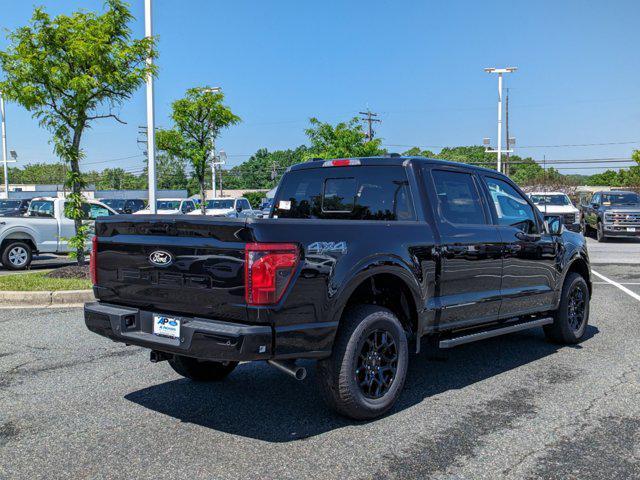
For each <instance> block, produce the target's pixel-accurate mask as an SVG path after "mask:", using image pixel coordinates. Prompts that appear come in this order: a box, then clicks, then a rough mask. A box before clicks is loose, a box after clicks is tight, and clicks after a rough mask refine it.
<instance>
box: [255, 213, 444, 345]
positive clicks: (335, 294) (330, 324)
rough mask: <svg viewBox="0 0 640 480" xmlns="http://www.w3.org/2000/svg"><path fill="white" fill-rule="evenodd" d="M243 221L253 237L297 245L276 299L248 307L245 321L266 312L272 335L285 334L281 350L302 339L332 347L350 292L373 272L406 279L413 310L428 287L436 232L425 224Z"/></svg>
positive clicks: (431, 281) (432, 273)
mask: <svg viewBox="0 0 640 480" xmlns="http://www.w3.org/2000/svg"><path fill="white" fill-rule="evenodd" d="M247 226H248V227H250V228H251V230H252V231H253V235H254V237H255V241H257V242H287V243H290V242H293V243H296V244H298V245H299V247H300V251H301V261H300V265H299V266H298V269H297V272H296V275H295V276H294V278H293V279H292V281H291V284H290V288H289V289H288V291H287V293H286V294H285V297H284V298H283V299H282V300H281V302H280V304H279V305H278V306H276V307H275V308H274V307H271V308H249V309H248V318H249V320H250V321H260V322H262V321H264V320H265V317H267V318H268V322H269V323H272V324H273V325H274V328H275V329H276V333H277V334H278V332H280V333H283V332H287V335H288V337H290V338H288V339H287V341H285V342H281V343H282V345H281V346H280V347H281V348H280V351H278V350H277V349H276V353H277V354H278V355H280V356H283V355H286V349H287V348H291V349H292V351H293V349H294V347H296V346H297V347H300V346H302V344H304V343H307V342H316V343H317V342H320V344H319V345H317V348H318V349H319V350H320V351H327V350H330V349H331V344H332V343H333V338H334V335H335V331H336V329H337V326H338V324H339V320H340V316H341V314H342V311H343V309H344V306H345V304H346V303H347V301H348V299H349V295H350V294H351V293H352V292H353V291H354V290H355V289H356V288H357V286H358V285H359V284H360V283H361V282H363V281H364V280H366V279H367V278H369V277H370V276H372V275H375V274H376V273H393V274H395V275H396V276H397V277H398V279H399V281H404V282H405V283H406V284H407V286H408V287H409V288H410V289H411V291H412V293H413V295H414V301H415V303H416V305H417V306H418V309H419V311H422V310H423V307H424V298H427V297H428V296H429V295H430V293H432V290H433V288H434V282H435V265H434V263H433V261H432V258H431V254H432V248H433V244H434V236H433V232H432V230H431V227H430V226H429V225H428V224H426V223H424V222H418V221H411V222H395V221H393V222H392V221H389V222H388V221H353V220H345V221H340V220H298V219H250V220H248V222H247ZM309 324H316V327H317V328H312V329H309V328H308V327H309ZM303 330H304V331H305V333H302V332H303ZM308 335H312V336H314V337H315V338H305V336H308ZM285 345H286V346H285ZM283 349H284V351H283Z"/></svg>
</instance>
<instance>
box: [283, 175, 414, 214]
mask: <svg viewBox="0 0 640 480" xmlns="http://www.w3.org/2000/svg"><path fill="white" fill-rule="evenodd" d="M273 214H274V216H276V217H279V218H325V219H348V220H415V213H414V209H413V204H412V202H411V196H410V192H409V184H408V182H407V177H406V174H405V171H404V168H403V167H387V166H385V167H382V166H381V167H374V166H367V167H333V168H320V169H309V170H295V171H293V172H289V173H287V174H286V175H285V176H284V178H283V179H282V183H281V184H280V187H279V188H278V193H277V195H276V199H275V201H274V212H273Z"/></svg>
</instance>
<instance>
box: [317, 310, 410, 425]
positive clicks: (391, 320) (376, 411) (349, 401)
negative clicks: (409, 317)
mask: <svg viewBox="0 0 640 480" xmlns="http://www.w3.org/2000/svg"><path fill="white" fill-rule="evenodd" d="M408 363H409V347H408V343H407V336H406V333H405V331H404V329H403V328H402V325H401V324H400V321H399V320H398V318H397V317H396V316H395V315H394V314H393V313H392V312H391V311H390V310H387V309H386V308H383V307H378V306H375V305H362V306H359V307H356V308H354V309H351V310H349V311H348V312H347V313H346V315H345V316H344V318H343V319H342V322H341V325H340V329H339V330H338V333H337V335H336V340H335V342H334V345H333V351H332V353H331V356H330V357H329V358H327V359H323V360H320V361H319V362H318V382H319V384H320V390H321V393H322V396H323V397H324V400H325V402H326V403H327V405H328V406H329V407H330V408H332V409H333V410H335V411H336V412H338V413H339V414H341V415H344V416H346V417H349V418H352V419H355V420H367V419H372V418H376V417H379V416H380V415H383V414H384V413H386V412H387V411H389V409H391V407H393V405H394V403H395V402H396V400H397V399H398V397H399V396H400V392H401V391H402V388H403V386H404V381H405V378H406V375H407V367H408Z"/></svg>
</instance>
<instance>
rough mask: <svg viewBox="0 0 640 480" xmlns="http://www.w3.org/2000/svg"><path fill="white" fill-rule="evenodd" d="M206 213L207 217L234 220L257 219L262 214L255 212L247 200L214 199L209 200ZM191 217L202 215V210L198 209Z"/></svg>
mask: <svg viewBox="0 0 640 480" xmlns="http://www.w3.org/2000/svg"><path fill="white" fill-rule="evenodd" d="M205 211H206V213H205V214H206V215H211V216H214V217H232V218H244V217H257V216H259V214H260V213H261V212H260V211H259V210H253V209H252V208H251V204H250V203H249V200H247V199H246V198H212V199H211V200H207V203H206V210H205ZM189 215H202V210H201V209H199V208H197V209H195V210H194V211H193V212H191V213H189Z"/></svg>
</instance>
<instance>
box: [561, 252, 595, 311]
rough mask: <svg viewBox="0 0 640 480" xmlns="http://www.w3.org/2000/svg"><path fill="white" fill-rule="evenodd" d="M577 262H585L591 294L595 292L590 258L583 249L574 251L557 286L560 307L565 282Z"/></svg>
mask: <svg viewBox="0 0 640 480" xmlns="http://www.w3.org/2000/svg"><path fill="white" fill-rule="evenodd" d="M576 262H584V264H585V265H586V267H587V272H588V275H589V276H588V278H587V279H586V282H587V286H588V287H589V294H590V295H591V294H592V292H593V286H592V284H591V267H590V266H589V260H588V259H587V257H585V256H584V255H583V253H582V252H581V251H576V252H574V254H573V255H571V257H570V258H569V260H568V261H567V263H566V265H565V266H564V268H563V269H562V276H561V278H560V281H559V282H558V288H557V292H558V297H557V298H556V302H555V304H556V307H558V306H559V305H560V300H561V295H562V287H563V286H564V282H565V280H566V279H567V275H568V274H569V270H571V267H572V266H573V265H574V264H575V263H576Z"/></svg>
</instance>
